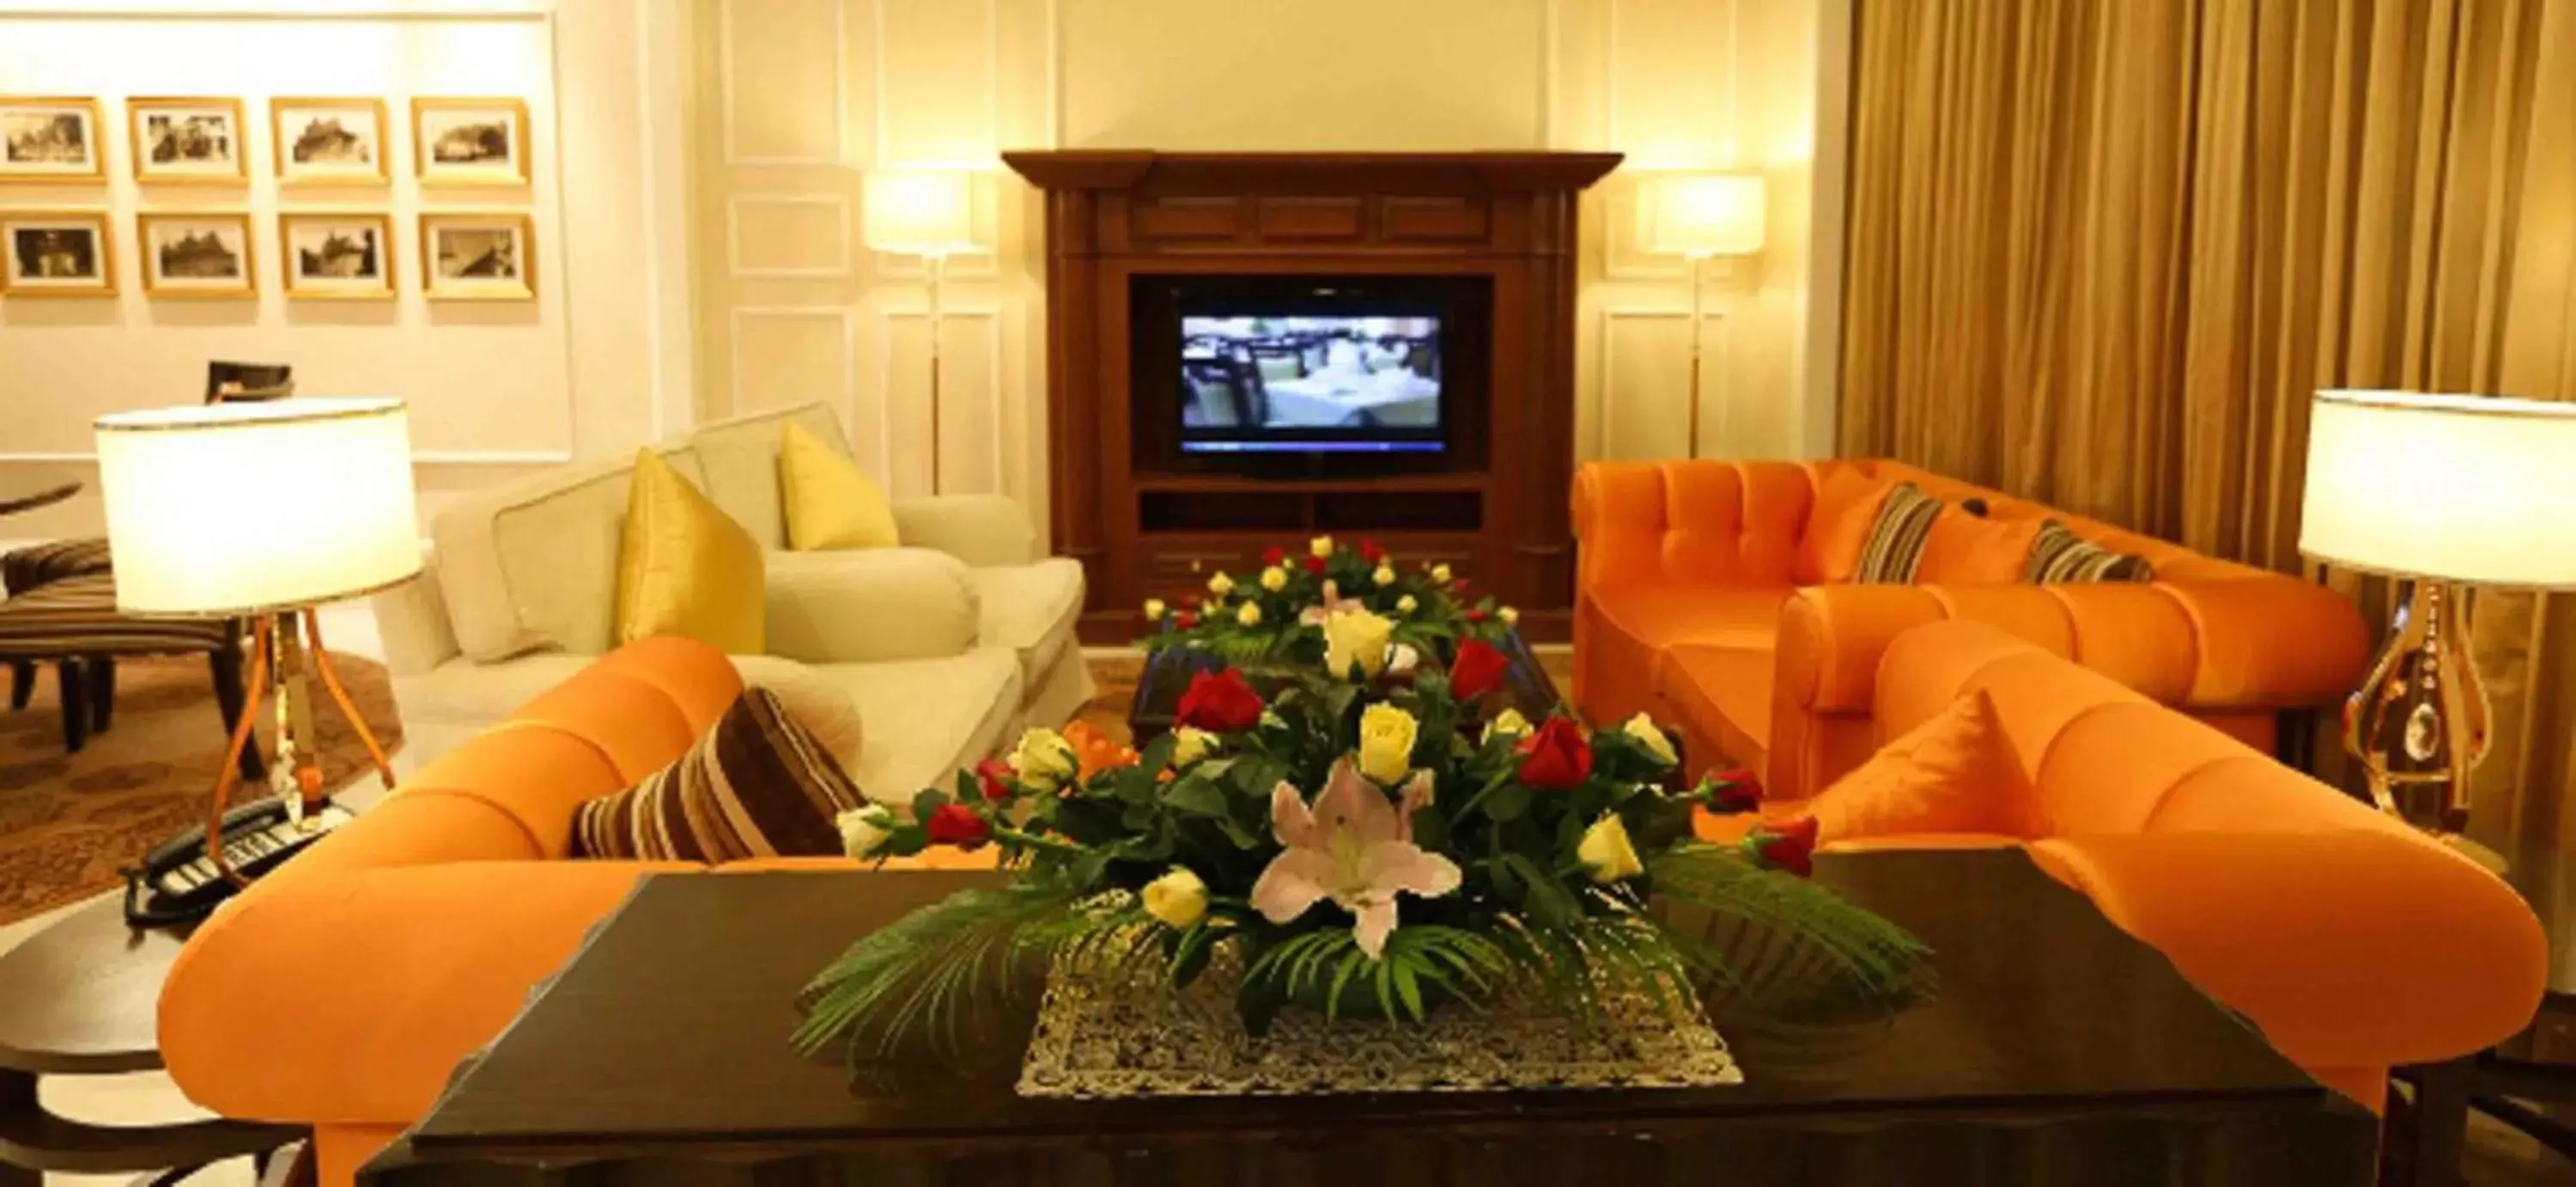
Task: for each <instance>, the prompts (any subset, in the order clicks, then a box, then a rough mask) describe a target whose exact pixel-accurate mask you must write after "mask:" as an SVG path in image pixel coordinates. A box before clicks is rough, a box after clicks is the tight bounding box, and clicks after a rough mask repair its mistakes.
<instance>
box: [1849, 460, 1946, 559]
mask: <svg viewBox="0 0 2576 1187" xmlns="http://www.w3.org/2000/svg"><path fill="white" fill-rule="evenodd" d="M1945 514H1957V513H1956V512H1952V511H1951V510H1950V508H1949V506H1948V505H1947V504H1945V503H1943V502H1942V501H1941V500H1939V499H1936V498H1933V497H1932V496H1930V495H1927V494H1924V493H1923V488H1922V487H1919V486H1916V485H1914V484H1913V483H1911V482H1900V483H1897V484H1896V486H1895V487H1893V488H1891V489H1890V490H1889V491H1888V492H1887V495H1886V496H1885V497H1884V498H1882V499H1880V500H1879V504H1878V517H1877V518H1876V519H1874V520H1872V521H1870V525H1869V536H1868V538H1866V539H1865V540H1863V541H1862V542H1861V549H1860V564H1859V566H1858V567H1857V568H1855V569H1853V570H1852V580H1854V581H1857V582H1860V583H1862V584H1865V585H1904V584H1907V583H1909V582H1911V581H1913V580H1914V570H1915V567H1916V566H1918V565H1920V564H1922V563H1923V546H1924V543H1925V542H1926V541H1928V540H1930V539H1931V538H1932V524H1933V521H1935V520H1937V519H1939V518H1941V517H1942V516H1943V515H1945Z"/></svg>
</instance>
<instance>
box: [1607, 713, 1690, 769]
mask: <svg viewBox="0 0 2576 1187" xmlns="http://www.w3.org/2000/svg"><path fill="white" fill-rule="evenodd" d="M1619 732H1620V733H1623V734H1626V735H1628V736H1629V737H1631V738H1635V739H1636V740H1637V744H1638V745H1640V746H1643V747H1645V748H1646V753H1648V754H1651V755H1654V756H1655V760H1656V761H1658V762H1661V763H1663V764H1664V765H1665V766H1671V765H1672V764H1674V763H1677V762H1680V761H1681V760H1682V759H1681V755H1679V754H1675V753H1674V752H1673V740H1672V739H1670V738H1667V737H1665V736H1664V731H1663V730H1661V729H1659V728H1657V727H1656V725H1655V719H1654V718H1651V717H1648V716H1646V715H1645V714H1643V713H1640V714H1638V715H1636V716H1634V717H1631V718H1629V719H1628V722H1627V724H1625V725H1622V726H1620V727H1619Z"/></svg>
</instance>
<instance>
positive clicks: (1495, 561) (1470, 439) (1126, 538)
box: [1002, 151, 1620, 644]
mask: <svg viewBox="0 0 2576 1187" xmlns="http://www.w3.org/2000/svg"><path fill="white" fill-rule="evenodd" d="M1002 159H1003V160H1004V161H1005V162H1006V163H1007V164H1009V165H1010V167H1011V168H1012V169H1013V170H1015V171H1017V172H1018V173H1019V174H1020V175H1021V176H1023V177H1026V178H1027V179H1029V181H1030V182H1032V183H1034V184H1036V185H1037V186H1038V187H1040V188H1041V189H1043V190H1044V191H1045V194H1046V228H1047V411H1048V430H1047V436H1048V442H1047V455H1048V463H1049V482H1050V494H1051V502H1052V507H1053V512H1052V514H1053V524H1052V526H1053V529H1054V538H1055V546H1056V550H1057V551H1058V552H1059V553H1061V554H1063V555H1065V556H1070V557H1073V558H1074V559H1076V560H1079V561H1081V562H1082V564H1083V567H1084V569H1085V571H1086V574H1087V576H1088V578H1089V582H1090V602H1089V604H1088V605H1086V606H1085V607H1084V612H1083V618H1082V637H1083V640H1084V641H1085V642H1086V643H1093V644H1116V643H1124V642H1127V641H1129V640H1131V639H1133V638H1135V637H1136V636H1137V634H1138V633H1140V630H1141V627H1142V623H1141V619H1140V617H1139V614H1138V611H1137V606H1138V605H1139V604H1140V603H1141V602H1142V601H1143V600H1144V599H1146V598H1148V597H1162V598H1167V599H1170V598H1177V597H1179V596H1181V595H1183V594H1186V593H1190V592H1193V591H1195V590H1197V589H1198V588H1199V587H1200V586H1201V585H1202V583H1204V582H1205V581H1206V579H1207V575H1208V574H1209V573H1212V572H1214V571H1216V570H1219V569H1224V570H1227V571H1229V572H1231V573H1233V574H1235V575H1236V576H1238V577H1241V576H1244V575H1246V574H1248V573H1251V572H1257V571H1258V570H1259V568H1260V560H1259V558H1260V553H1261V551H1262V550H1263V549H1264V548H1266V547H1269V546H1271V545H1275V544H1292V545H1293V544H1294V543H1296V542H1298V541H1302V540H1304V539H1305V538H1306V537H1308V536H1311V535H1317V534H1323V533H1330V534H1333V535H1338V536H1348V537H1358V536H1367V537H1371V538H1374V539H1376V540H1377V541H1379V542H1380V543H1382V544H1384V545H1385V546H1386V547H1387V548H1389V549H1391V550H1393V551H1395V552H1396V553H1397V554H1398V556H1399V558H1400V559H1401V560H1406V561H1440V562H1446V563H1448V564H1450V565H1452V566H1453V567H1454V568H1456V569H1457V571H1458V572H1459V574H1460V575H1461V576H1464V577H1467V578H1469V579H1470V580H1471V581H1473V582H1474V584H1475V587H1476V589H1477V590H1478V591H1479V592H1481V593H1491V594H1493V595H1495V596H1496V597H1498V598H1500V599H1502V600H1503V601H1505V602H1508V603H1510V604H1512V605H1515V606H1518V607H1520V609H1521V613H1522V619H1521V623H1522V627H1521V629H1522V632H1523V633H1524V634H1525V635H1526V636H1528V637H1529V638H1531V639H1533V640H1538V641H1549V640H1561V639H1564V638H1565V637H1566V636H1567V633H1568V630H1569V625H1570V624H1569V612H1570V609H1571V605H1572V598H1573V590H1574V574H1573V561H1574V554H1573V549H1574V543H1573V539H1572V532H1571V529H1570V526H1569V524H1568V520H1567V502H1566V500H1567V490H1568V487H1569V486H1570V484H1571V482H1572V479H1573V465H1574V298H1575V259H1576V250H1577V243H1578V242H1579V239H1578V234H1577V232H1578V223H1577V217H1578V216H1577V211H1578V207H1579V203H1578V197H1579V194H1580V192H1581V191H1582V190H1583V188H1584V187H1586V186H1588V185H1591V184H1592V183H1593V182H1595V181H1598V180H1599V179H1600V178H1601V177H1602V176H1603V175H1605V174H1607V173H1609V172H1610V170H1611V169H1612V168H1614V167H1616V166H1617V165H1618V163H1619V159H1620V158H1619V154H1617V153H1545V152H1538V153H1531V152H1491V153H1486V152H1475V153H1425V154H1411V153H1406V154H1393V153H1390V154H1360V153H1351V154H1300V153H1157V152H1151V151H1067V152H1013V153H1004V154H1003V155H1002ZM1191 278H1210V279H1215V278H1250V279H1254V280H1259V279H1262V278H1274V279H1280V280H1297V279H1312V280H1313V281H1314V282H1315V283H1317V284H1319V285H1331V284H1336V283H1340V282H1342V281H1343V280H1345V279H1348V280H1351V281H1353V282H1356V283H1360V284H1366V283H1370V282H1382V283H1387V284H1390V285H1395V284H1404V285H1414V286H1417V287H1419V286H1420V285H1423V284H1428V283H1431V282H1432V281H1435V280H1439V279H1441V278H1446V279H1447V280H1448V281H1449V282H1450V283H1451V284H1453V285H1454V286H1455V292H1456V293H1457V294H1458V295H1459V299H1460V300H1461V302H1462V303H1463V304H1462V306H1461V307H1462V308H1465V309H1468V310H1469V311H1470V314H1469V316H1468V317H1467V318H1465V319H1464V320H1465V321H1466V322H1467V323H1468V324H1469V325H1471V326H1472V327H1473V328H1474V329H1475V333H1474V335H1473V337H1472V338H1471V339H1469V340H1470V341H1472V342H1473V344H1474V345H1475V346H1476V347H1477V348H1478V349H1477V350H1476V351H1475V354H1476V356H1477V357H1474V358H1469V359H1461V360H1458V364H1459V365H1457V366H1456V367H1455V368H1454V370H1453V371H1452V372H1451V373H1450V376H1449V379H1450V381H1451V386H1452V387H1453V388H1454V389H1455V390H1451V391H1449V392H1447V393H1446V394H1444V395H1443V397H1442V399H1443V400H1444V401H1445V403H1444V404H1443V407H1444V408H1445V409H1447V414H1446V418H1445V421H1444V424H1445V429H1444V431H1445V432H1446V434H1447V437H1446V439H1445V448H1443V449H1442V450H1440V451H1439V452H1438V453H1436V454H1429V455H1392V454H1391V455H1386V458H1385V461H1384V462H1383V463H1382V464H1375V465H1373V464H1372V463H1370V462H1369V461H1368V460H1367V459H1364V458H1354V457H1351V456H1349V455H1339V456H1336V457H1335V458H1333V459H1331V461H1332V462H1333V463H1334V464H1332V465H1329V466H1326V465H1322V464H1318V465H1316V466H1315V468H1314V469H1313V470H1311V471H1310V472H1304V473H1294V472H1281V471H1279V470H1277V469H1275V468H1274V469H1273V470H1271V471H1269V472H1232V473H1229V472H1221V471H1218V470H1213V469H1211V468H1210V467H1208V466H1206V465H1203V464H1198V465H1193V464H1184V463H1183V462H1182V461H1181V460H1180V455H1179V454H1178V453H1176V452H1174V451H1173V450H1172V449H1171V448H1169V447H1168V442H1169V439H1170V438H1171V436H1172V434H1173V433H1175V432H1177V431H1178V430H1177V427H1176V417H1175V416H1173V415H1172V414H1170V413H1169V409H1168V408H1167V407H1165V405H1167V404H1168V399H1167V398H1158V396H1157V393H1158V392H1161V391H1167V390H1169V388H1170V387H1171V386H1172V385H1175V384H1178V383H1179V382H1180V380H1179V379H1178V377H1177V375H1176V374H1175V375H1165V374H1162V373H1161V371H1160V370H1158V368H1159V369H1163V370H1170V371H1175V372H1176V371H1177V369H1178V367H1179V364H1178V362H1177V360H1167V359H1160V358H1147V357H1140V353H1139V351H1138V350H1137V349H1136V345H1135V344H1136V343H1137V341H1138V340H1139V335H1140V334H1150V333H1152V332H1153V328H1152V327H1150V326H1145V325H1143V324H1141V321H1140V318H1139V315H1138V312H1137V309H1136V306H1137V305H1138V304H1139V303H1140V301H1143V300H1149V299H1150V297H1149V294H1150V293H1151V292H1152V291H1154V286H1155V285H1157V284H1171V283H1186V282H1187V281H1188V280H1189V279H1191ZM1317 291H1320V292H1329V291H1332V290H1331V289H1330V288H1319V289H1318V290H1317ZM1158 385H1160V386H1158ZM1167 420H1172V421H1174V422H1175V423H1174V424H1169V425H1167V424H1166V423H1165V421H1167Z"/></svg>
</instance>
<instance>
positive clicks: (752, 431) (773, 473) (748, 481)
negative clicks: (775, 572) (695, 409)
mask: <svg viewBox="0 0 2576 1187" xmlns="http://www.w3.org/2000/svg"><path fill="white" fill-rule="evenodd" d="M791 421H792V422H794V423H796V424H799V425H802V426H804V427H805V429H806V430H807V431H809V432H811V433H812V434H813V435H814V436H815V437H816V438H818V439H820V440H821V441H822V442H823V444H824V445H826V446H828V447H830V448H832V449H833V450H835V451H837V452H840V453H843V454H847V453H848V452H849V446H848V443H847V442H846V441H844V440H843V439H842V436H841V424H840V422H839V421H838V420H836V419H834V418H833V416H832V410H831V409H830V408H829V407H827V406H825V405H822V404H800V405H798V406H796V407H794V408H781V409H774V410H771V411H767V412H754V413H749V414H747V415H743V416H736V417H731V418H728V419H725V420H719V421H713V422H710V423H708V424H704V425H701V426H699V427H698V428H697V430H696V431H694V432H692V433H690V434H689V448H690V450H691V451H692V452H694V453H695V454H696V455H697V457H698V460H699V462H700V464H701V465H702V467H703V468H704V471H705V476H706V481H704V482H702V483H700V484H699V488H700V489H702V490H704V491H706V492H707V497H708V498H710V499H714V500H715V502H716V506H718V507H722V508H724V511H725V514H726V515H729V516H732V517H733V521H734V522H735V523H738V524H741V525H742V528H743V530H744V531H747V532H750V533H751V538H752V539H754V540H758V541H760V546H761V547H762V548H768V549H779V548H785V547H787V516H786V512H785V510H784V509H783V504H782V503H781V502H780V501H779V500H780V493H779V485H778V450H779V445H780V435H781V433H782V431H783V430H784V428H785V426H786V425H787V424H788V423H789V422H791Z"/></svg>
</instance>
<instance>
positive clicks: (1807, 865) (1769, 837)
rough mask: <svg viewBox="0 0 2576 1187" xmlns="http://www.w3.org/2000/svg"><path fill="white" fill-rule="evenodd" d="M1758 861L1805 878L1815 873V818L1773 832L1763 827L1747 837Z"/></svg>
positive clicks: (1793, 822) (1768, 827) (1789, 824)
mask: <svg viewBox="0 0 2576 1187" xmlns="http://www.w3.org/2000/svg"><path fill="white" fill-rule="evenodd" d="M1745 843H1746V844H1749V845H1751V846H1753V856H1754V858H1755V860H1757V861H1759V862H1761V863H1762V864H1763V865H1765V866H1768V867H1770V868H1772V869H1775V870H1787V871H1789V872H1790V873H1792V874H1796V875H1797V876H1799V877H1801V878H1804V877H1806V876H1807V875H1809V874H1813V873H1815V872H1816V862H1815V855H1816V818H1815V817H1813V816H1801V817H1799V818H1797V819H1796V820H1792V821H1790V822H1789V823H1787V824H1784V825H1781V826H1780V827H1779V828H1777V829H1774V828H1772V827H1770V826H1769V825H1764V826H1761V827H1759V828H1756V829H1754V830H1753V835H1752V836H1750V837H1747V838H1745Z"/></svg>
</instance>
